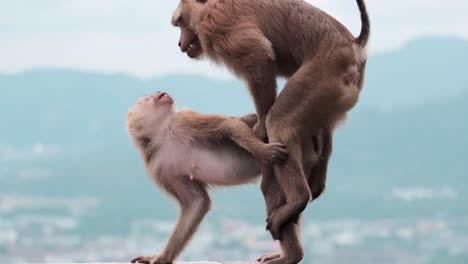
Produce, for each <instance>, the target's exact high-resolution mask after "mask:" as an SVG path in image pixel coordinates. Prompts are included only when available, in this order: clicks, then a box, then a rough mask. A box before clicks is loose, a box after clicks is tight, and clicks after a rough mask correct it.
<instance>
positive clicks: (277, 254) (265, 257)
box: [257, 252, 281, 264]
mask: <svg viewBox="0 0 468 264" xmlns="http://www.w3.org/2000/svg"><path fill="white" fill-rule="evenodd" d="M279 257H281V253H280V252H275V253H270V254H266V255H262V256H261V257H259V258H258V259H257V262H260V264H264V263H265V262H268V261H270V260H274V259H277V258H279Z"/></svg>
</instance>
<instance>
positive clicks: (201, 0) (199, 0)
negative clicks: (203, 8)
mask: <svg viewBox="0 0 468 264" xmlns="http://www.w3.org/2000/svg"><path fill="white" fill-rule="evenodd" d="M206 1H207V0H195V2H197V3H201V4H204V3H206Z"/></svg>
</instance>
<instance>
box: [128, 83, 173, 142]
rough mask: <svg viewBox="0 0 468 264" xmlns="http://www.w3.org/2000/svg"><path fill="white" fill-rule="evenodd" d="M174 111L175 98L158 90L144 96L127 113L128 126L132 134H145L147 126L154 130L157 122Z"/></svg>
mask: <svg viewBox="0 0 468 264" xmlns="http://www.w3.org/2000/svg"><path fill="white" fill-rule="evenodd" d="M174 112H175V109H174V100H173V99H172V97H171V96H170V95H169V94H168V93H165V92H157V93H155V94H152V95H148V96H145V97H142V98H140V99H139V100H138V101H137V103H136V104H135V105H134V106H133V107H132V108H131V109H130V110H129V111H128V113H127V126H128V128H129V131H130V134H132V135H136V134H138V133H140V134H144V133H146V132H145V131H146V130H145V128H151V129H153V130H154V127H156V125H157V124H160V123H161V122H162V121H163V120H164V119H166V118H167V117H169V116H171V115H172V114H174Z"/></svg>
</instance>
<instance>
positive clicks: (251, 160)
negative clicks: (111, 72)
mask: <svg viewBox="0 0 468 264" xmlns="http://www.w3.org/2000/svg"><path fill="white" fill-rule="evenodd" d="M255 122H256V116H255V115H248V116H245V117H241V118H233V117H225V116H221V115H208V114H200V113H196V112H192V111H190V110H180V111H176V110H175V107H174V100H173V99H172V98H171V96H169V94H167V93H164V92H157V93H156V94H154V95H151V96H146V97H143V98H141V99H140V100H139V101H138V102H137V104H136V105H135V106H133V107H132V108H131V109H130V110H129V112H128V116H127V126H128V131H129V134H130V135H131V137H132V139H133V142H134V143H135V145H136V146H137V148H138V149H139V150H140V153H141V155H142V157H143V159H144V163H145V167H146V170H147V174H148V175H149V176H150V177H151V178H152V179H153V180H154V181H155V182H156V184H157V185H158V186H159V187H160V188H161V189H163V190H164V191H165V192H167V194H168V195H169V196H171V197H172V198H175V199H176V200H177V201H178V203H179V205H180V207H181V210H180V215H179V218H178V221H177V224H176V226H175V228H174V231H173V232H172V234H171V236H170V238H169V241H168V242H167V245H166V246H165V248H164V250H163V251H162V252H161V254H160V255H157V256H148V257H144V256H140V257H136V258H134V259H133V260H132V262H133V263H135V262H141V263H148V264H155V263H157V264H161V263H172V262H173V261H174V259H175V258H176V257H177V256H178V255H179V254H180V253H181V252H182V250H183V249H184V247H185V245H186V244H187V242H188V241H189V240H190V238H191V237H192V236H193V234H194V233H195V231H196V230H197V228H198V226H199V224H200V223H201V221H202V219H203V217H204V216H205V215H206V213H207V212H208V210H209V209H210V205H211V200H210V197H209V195H208V192H207V186H231V185H239V184H246V183H251V182H253V181H255V180H256V179H257V178H258V177H259V176H260V172H261V165H262V164H263V163H268V164H269V163H277V162H284V161H285V160H286V159H287V157H288V152H287V150H286V147H285V146H284V145H283V144H280V143H270V144H265V143H264V142H263V141H261V140H260V139H259V138H258V137H256V136H255V134H254V133H253V130H252V126H253V125H254V124H255ZM249 125H250V126H249ZM278 191H280V190H278Z"/></svg>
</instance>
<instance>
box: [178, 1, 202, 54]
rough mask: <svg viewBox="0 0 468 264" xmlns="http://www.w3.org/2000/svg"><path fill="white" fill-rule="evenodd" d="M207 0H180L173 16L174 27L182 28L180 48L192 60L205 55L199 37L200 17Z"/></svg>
mask: <svg viewBox="0 0 468 264" xmlns="http://www.w3.org/2000/svg"><path fill="white" fill-rule="evenodd" d="M206 2H207V0H180V3H179V6H178V7H177V9H176V11H175V12H174V14H173V16H172V25H174V26H176V27H179V28H180V39H179V47H180V50H181V51H182V52H184V53H187V56H189V57H190V58H192V59H194V58H198V57H200V55H202V53H203V48H202V46H201V45H200V39H199V38H198V35H197V33H196V32H197V24H198V15H199V14H200V11H201V9H202V8H203V5H204V4H205V3H206Z"/></svg>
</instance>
